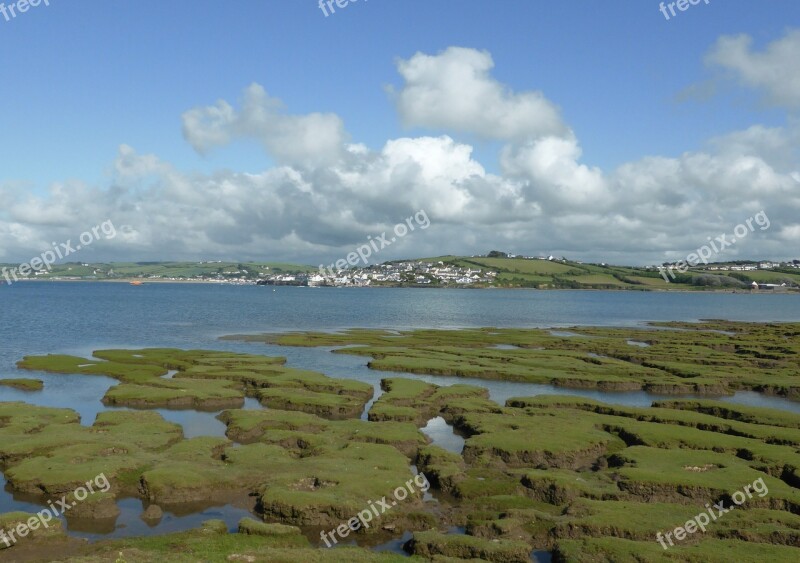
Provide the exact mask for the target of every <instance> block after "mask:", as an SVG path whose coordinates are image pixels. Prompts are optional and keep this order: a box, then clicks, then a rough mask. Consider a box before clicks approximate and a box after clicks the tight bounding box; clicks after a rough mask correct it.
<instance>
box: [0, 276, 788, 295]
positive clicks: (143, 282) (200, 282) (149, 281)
mask: <svg viewBox="0 0 800 563" xmlns="http://www.w3.org/2000/svg"><path fill="white" fill-rule="evenodd" d="M23 282H29V283H48V282H49V283H112V284H125V283H127V284H131V283H132V282H141V285H150V284H188V285H235V286H257V284H256V283H254V282H252V283H251V282H247V283H242V282H228V281H211V280H164V279H140V278H120V279H113V280H111V279H103V280H87V279H78V280H74V279H44V280H43V279H24V280H18V281H15V282H14V283H23ZM8 285H13V284H7V283H5V284H0V287H3V286H8ZM264 287H272V288H278V287H306V288H314V289H321V288H324V289H441V290H458V289H461V290H474V291H477V290H498V289H501V290H511V291H545V292H546V291H575V292H585V291H598V292H599V291H608V292H630V293H688V294H696V293H718V294H721V295H728V294H737V295H792V294H797V295H800V290H794V291H793V290H786V291H754V290H751V289H747V290H745V289H742V290H721V289H695V290H692V289H661V288H649V289H631V288H618V289H614V288H594V287H587V288H584V289H579V288H574V287H553V288H547V289H541V288H536V287H498V286H489V287H470V286H431V285H369V286H300V285H272V286H264Z"/></svg>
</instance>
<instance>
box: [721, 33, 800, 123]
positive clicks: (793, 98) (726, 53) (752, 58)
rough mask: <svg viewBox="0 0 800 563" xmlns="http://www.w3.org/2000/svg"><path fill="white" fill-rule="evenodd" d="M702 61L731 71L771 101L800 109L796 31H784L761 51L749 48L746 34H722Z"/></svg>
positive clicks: (799, 45) (799, 56) (799, 36)
mask: <svg viewBox="0 0 800 563" xmlns="http://www.w3.org/2000/svg"><path fill="white" fill-rule="evenodd" d="M706 62H707V64H709V65H714V66H719V67H722V68H724V69H726V70H728V71H730V72H732V73H733V75H734V76H735V77H736V78H737V79H738V80H739V81H740V82H741V83H743V84H744V85H746V86H749V87H751V88H757V89H760V90H763V91H764V92H765V93H766V95H767V99H768V101H769V102H770V103H771V104H774V105H777V106H781V107H786V108H791V109H798V108H800V30H790V31H788V32H787V33H786V35H785V36H784V37H782V38H780V39H778V40H776V41H774V42H772V43H770V44H769V45H767V46H766V47H765V48H764V50H763V51H755V50H753V38H752V37H750V36H749V35H745V34H742V35H725V36H722V37H720V38H719V39H718V40H717V42H716V44H715V45H714V47H713V48H712V49H711V51H710V52H709V53H708V55H707V56H706Z"/></svg>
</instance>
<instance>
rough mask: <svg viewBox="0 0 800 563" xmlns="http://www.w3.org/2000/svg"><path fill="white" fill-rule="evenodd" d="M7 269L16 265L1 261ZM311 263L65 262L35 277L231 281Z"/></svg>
mask: <svg viewBox="0 0 800 563" xmlns="http://www.w3.org/2000/svg"><path fill="white" fill-rule="evenodd" d="M0 266H6V267H8V268H9V269H11V268H16V267H17V266H19V265H18V264H16V265H10V264H0ZM316 270H317V269H316V268H313V267H311V266H303V265H299V264H287V263H284V262H92V263H80V262H67V263H62V264H54V265H53V266H52V268H51V270H50V271H49V272H47V273H45V274H43V275H41V276H37V277H36V278H37V279H54V278H55V279H65V278H66V279H86V280H125V279H150V280H153V281H158V280H177V281H180V280H184V281H185V280H200V279H205V280H233V279H237V280H238V279H249V280H257V279H261V278H263V277H264V276H266V275H269V274H298V273H308V272H313V271H316Z"/></svg>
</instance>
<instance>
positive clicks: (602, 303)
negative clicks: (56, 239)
mask: <svg viewBox="0 0 800 563" xmlns="http://www.w3.org/2000/svg"><path fill="white" fill-rule="evenodd" d="M0 314H2V319H3V322H2V324H0V378H9V377H36V378H39V379H42V380H43V381H44V383H45V389H44V390H43V391H41V392H34V393H29V392H23V391H18V390H14V389H9V388H4V387H0V401H26V402H29V403H34V404H38V405H43V406H54V407H66V408H71V409H74V410H76V411H77V412H79V413H80V415H81V419H82V423H83V424H86V425H90V424H92V422H93V421H94V419H95V416H96V415H97V413H98V412H100V411H102V410H104V409H105V407H103V405H102V403H101V402H100V398H101V397H102V396H103V395H104V394H105V392H106V390H107V389H108V388H109V387H110V386H111V385H114V384H115V383H116V382H115V381H114V380H112V379H109V378H105V377H89V376H63V375H49V374H40V373H35V374H33V373H31V372H23V371H20V370H17V369H16V367H15V364H16V362H17V361H18V360H20V359H21V358H22V357H23V356H25V355H29V354H49V353H61V354H74V355H79V356H86V357H88V356H90V355H91V352H92V351H93V350H97V349H101V348H134V347H135V348H139V347H150V346H157V347H178V348H207V349H220V350H231V351H240V352H250V353H261V354H267V355H280V356H285V357H286V358H287V359H288V365H289V366H292V367H298V368H304V369H312V370H317V371H321V372H323V373H325V374H327V375H330V376H332V377H347V378H352V379H358V380H361V381H365V382H368V383H370V384H372V385H374V386H375V387H376V396H378V395H379V394H380V388H379V382H380V379H382V378H384V377H389V376H392V375H401V376H403V377H416V378H418V379H422V380H425V381H430V382H432V383H437V384H440V385H450V384H453V383H456V382H458V383H471V384H475V385H482V386H484V387H486V388H488V389H489V392H490V396H491V397H492V399H494V400H496V401H497V402H499V403H503V402H504V401H505V400H506V399H507V398H509V397H513V396H531V395H538V394H543V393H547V394H553V393H559V394H571V395H581V396H585V397H590V398H594V399H598V400H602V401H606V402H610V403H617V404H625V405H635V406H649V405H650V403H651V402H652V401H653V400H658V399H662V398H664V397H663V396H658V395H653V394H648V393H644V392H628V393H619V392H618V393H605V392H600V391H591V390H569V389H564V388H555V387H552V386H549V385H533V384H525V383H513V382H502V381H483V380H470V379H463V378H455V377H442V376H414V375H410V374H393V373H391V372H376V371H372V370H369V369H368V368H367V367H366V362H367V359H366V358H362V357H357V356H349V355H345V354H332V353H330V349H307V348H283V347H277V346H267V345H262V344H248V343H242V342H230V341H221V340H219V337H220V336H223V335H227V334H242V333H259V332H282V331H298V330H338V329H344V328H354V327H366V328H388V329H393V330H402V329H413V328H462V327H489V326H491V327H550V328H553V329H556V330H558V329H561V330H562V331H563V330H564V329H567V328H568V327H571V326H576V325H594V326H641V325H643V324H644V323H646V322H648V321H696V320H700V319H728V320H742V321H800V295H786V294H783V295H750V294H723V293H643V292H614V291H534V290H443V289H378V288H370V289H366V288H364V289H356V288H353V289H345V288H297V287H277V288H271V287H259V286H232V285H205V284H157V283H154V284H145V285H143V286H139V287H134V286H130V285H128V284H123V283H91V282H87V283H83V282H81V283H58V282H27V283H17V284H14V285H13V286H10V287H9V286H0ZM672 398H674V396H672ZM723 400H727V401H732V402H737V403H743V404H749V405H757V406H769V407H773V408H779V409H784V410H789V411H793V412H800V403H798V402H793V401H788V400H785V399H781V398H778V397H765V396H762V395H759V394H757V393H737V394H736V395H735V396H733V397H725V398H723ZM245 408H260V406H259V405H258V403H257V402H256V401H253V400H248V402H247V404H246V406H245ZM158 412H160V413H161V414H162V415H163V416H164V417H165V418H167V419H168V420H171V421H174V422H176V423H179V424H181V425H182V426H183V428H184V431H185V434H186V436H187V437H194V436H221V435H223V434H224V430H225V428H224V425H223V424H222V423H221V422H219V421H218V420H217V419H216V413H204V412H196V411H185V410H184V411H177V410H164V409H161V410H159V411H158ZM424 431H425V432H426V434H428V435H429V436H430V437H431V438H432V439H433V440H434V442H435V443H438V444H440V445H441V446H442V447H445V448H447V449H450V450H451V451H458V450H459V449H460V448H461V447H463V439H462V438H461V437H459V436H456V435H454V434H453V433H452V432H451V429H449V427H448V426H447V425H446V423H445V422H444V421H443V420H442V419H434V420H432V421H430V422H429V423H428V425H427V426H426V427H425V430H424ZM2 484H3V482H2V480H0V485H2ZM34 507H35V505H32V504H30V502H29V500H28V499H21V498H18V497H14V495H12V494H11V493H10V492H9V491H5V490H3V487H2V486H0V513H2V512H8V511H11V510H32V509H33V508H34ZM120 507H121V509H122V516H121V517H120V519H118V521H117V525H116V527H114V528H113V529H107V530H82V529H80V527H78V526H70V533H71V534H73V535H78V536H83V537H87V538H90V539H96V538H98V537H115V536H125V535H141V534H143V533H166V532H168V531H173V530H175V529H185V528H189V527H193V526H194V525H196V524H197V522H199V521H200V520H202V519H207V518H208V517H221V518H223V519H224V520H226V522H228V523H229V524H230V525H231V527H235V524H236V522H237V521H238V519H239V518H241V516H242V514H243V513H246V510H245V509H243V508H242V507H240V506H224V507H217V508H212V509H208V510H204V511H202V512H200V513H197V514H193V515H170V514H168V515H167V518H165V521H163V522H162V524H161V525H159V526H156V527H155V528H152V529H150V528H147V529H145V528H143V527H142V524H141V522H140V521H138V518H137V516H138V514H139V513H140V511H141V507H140V503H139V501H135V500H132V499H128V500H122V501H120ZM209 510H210V511H211V512H209ZM209 514H211V515H213V516H209ZM385 548H387V549H392V548H391V547H389V546H388V544H387V546H386V547H385Z"/></svg>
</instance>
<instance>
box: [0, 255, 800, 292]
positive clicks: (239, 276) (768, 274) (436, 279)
mask: <svg viewBox="0 0 800 563" xmlns="http://www.w3.org/2000/svg"><path fill="white" fill-rule="evenodd" d="M676 266H678V264H667V263H665V264H662V265H658V266H648V267H630V266H616V265H612V264H606V263H599V264H591V263H584V262H581V261H573V260H569V259H567V258H566V257H556V256H524V255H516V254H511V253H505V252H501V251H497V250H494V251H492V252H489V253H488V254H486V255H473V256H439V257H436V258H424V259H413V260H396V261H390V262H385V263H383V264H375V265H370V266H365V267H353V268H349V269H344V270H339V271H331V270H330V269H323V268H319V269H317V268H313V267H311V266H303V265H297V264H290V263H280V262H224V261H214V260H202V261H197V262H115V263H97V264H95V263H87V262H82V263H67V264H58V265H54V266H53V267H52V269H51V270H41V271H32V272H30V273H29V274H28V275H27V276H26V277H24V278H22V280H21V281H29V280H42V281H44V280H49V281H117V282H125V281H129V282H131V283H134V285H142V284H146V283H150V282H153V283H155V282H162V283H163V282H176V283H187V282H195V283H220V284H236V285H265V286H302V287H440V288H447V287H449V288H531V289H624V290H638V291H660V290H663V291H671V290H690V291H700V290H719V291H771V292H783V291H785V292H793V291H800V260H788V261H773V260H744V261H732V262H719V263H709V264H705V265H704V264H699V265H695V266H692V267H690V268H684V269H683V270H680V269H677V270H673V269H672V268H676ZM3 268H6V267H4V266H3V265H2V264H0V269H3ZM8 268H10V266H8ZM668 268H669V269H670V276H669V277H667V276H666V275H664V271H665V269H668ZM2 271H5V270H2ZM676 271H677V272H680V273H676Z"/></svg>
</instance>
